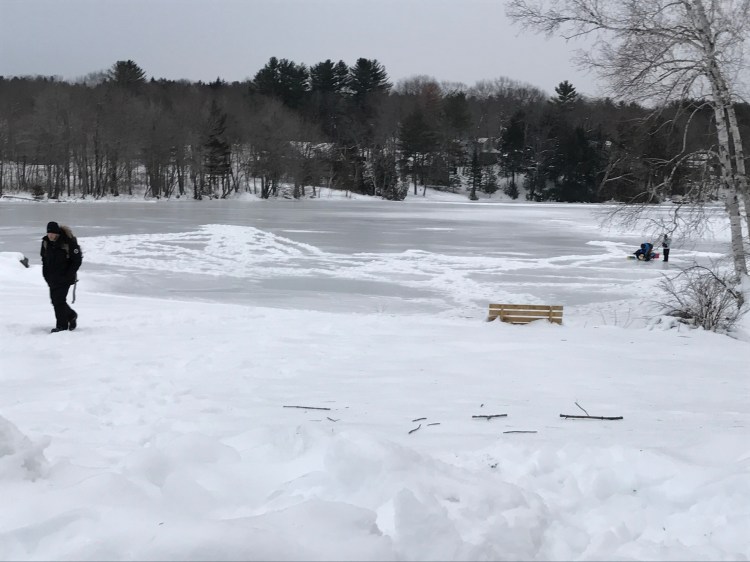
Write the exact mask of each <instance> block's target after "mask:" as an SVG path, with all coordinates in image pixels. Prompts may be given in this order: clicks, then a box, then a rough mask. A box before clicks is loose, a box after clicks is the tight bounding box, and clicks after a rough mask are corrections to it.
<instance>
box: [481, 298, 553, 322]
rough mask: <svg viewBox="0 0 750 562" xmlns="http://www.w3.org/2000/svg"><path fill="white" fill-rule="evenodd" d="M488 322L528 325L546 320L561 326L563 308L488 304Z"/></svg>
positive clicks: (543, 305)
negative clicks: (498, 319) (496, 321)
mask: <svg viewBox="0 0 750 562" xmlns="http://www.w3.org/2000/svg"><path fill="white" fill-rule="evenodd" d="M489 308H490V310H489V316H488V318H487V320H488V321H492V320H494V319H495V318H500V320H501V321H503V322H507V323H510V324H528V323H529V322H534V321H536V320H544V319H546V320H548V321H549V322H553V323H555V324H562V316H563V306H562V305H559V304H558V305H546V304H495V303H493V304H490V306H489Z"/></svg>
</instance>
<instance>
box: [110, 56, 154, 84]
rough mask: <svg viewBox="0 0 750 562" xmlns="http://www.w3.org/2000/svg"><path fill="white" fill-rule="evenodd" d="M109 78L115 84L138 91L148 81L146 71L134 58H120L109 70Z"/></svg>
mask: <svg viewBox="0 0 750 562" xmlns="http://www.w3.org/2000/svg"><path fill="white" fill-rule="evenodd" d="M107 80H108V81H109V82H110V83H112V84H114V85H115V86H119V87H121V88H125V89H127V90H131V91H137V90H139V89H140V88H141V87H142V86H143V85H144V84H145V83H146V73H145V72H144V71H143V69H142V68H141V67H140V66H138V65H137V64H136V63H135V62H133V61H132V60H130V59H128V60H120V61H117V62H116V63H115V64H114V65H113V66H112V68H111V69H110V70H109V71H108V72H107Z"/></svg>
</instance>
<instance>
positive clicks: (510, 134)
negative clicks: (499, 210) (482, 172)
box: [500, 111, 526, 199]
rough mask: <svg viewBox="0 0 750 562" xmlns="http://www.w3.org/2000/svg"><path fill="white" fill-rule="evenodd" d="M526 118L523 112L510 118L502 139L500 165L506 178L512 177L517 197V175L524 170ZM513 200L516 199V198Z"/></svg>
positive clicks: (511, 180)
mask: <svg viewBox="0 0 750 562" xmlns="http://www.w3.org/2000/svg"><path fill="white" fill-rule="evenodd" d="M524 118H525V115H524V113H523V111H519V112H517V113H515V114H514V115H513V116H512V117H511V118H510V123H509V124H508V126H507V127H506V128H505V129H504V130H503V132H502V135H501V139H500V152H501V155H500V165H501V166H502V168H503V171H504V173H505V175H506V177H507V176H508V175H509V176H510V185H513V186H514V188H515V190H516V197H518V187H516V174H517V173H519V172H520V171H521V170H522V169H523V165H524V153H525V147H526V123H525V120H524ZM509 195H510V194H509ZM513 198H514V199H515V197H513Z"/></svg>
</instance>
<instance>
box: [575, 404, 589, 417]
mask: <svg viewBox="0 0 750 562" xmlns="http://www.w3.org/2000/svg"><path fill="white" fill-rule="evenodd" d="M575 405H576V406H578V407H579V408H580V409H581V410H582V411H583V413H584V414H586V415H587V416H588V415H589V413H588V412H587V411H586V410H584V409H583V406H581V405H580V404H579V403H578V402H576V403H575Z"/></svg>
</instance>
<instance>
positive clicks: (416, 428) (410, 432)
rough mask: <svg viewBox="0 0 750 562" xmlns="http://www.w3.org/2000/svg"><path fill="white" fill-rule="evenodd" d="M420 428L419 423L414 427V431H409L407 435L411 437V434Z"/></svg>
mask: <svg viewBox="0 0 750 562" xmlns="http://www.w3.org/2000/svg"><path fill="white" fill-rule="evenodd" d="M420 427H422V424H421V423H420V424H419V425H418V426H417V427H415V428H414V429H412V430H410V431H409V435H411V434H412V433H414V432H415V431H417V430H418V429H419V428H420Z"/></svg>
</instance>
